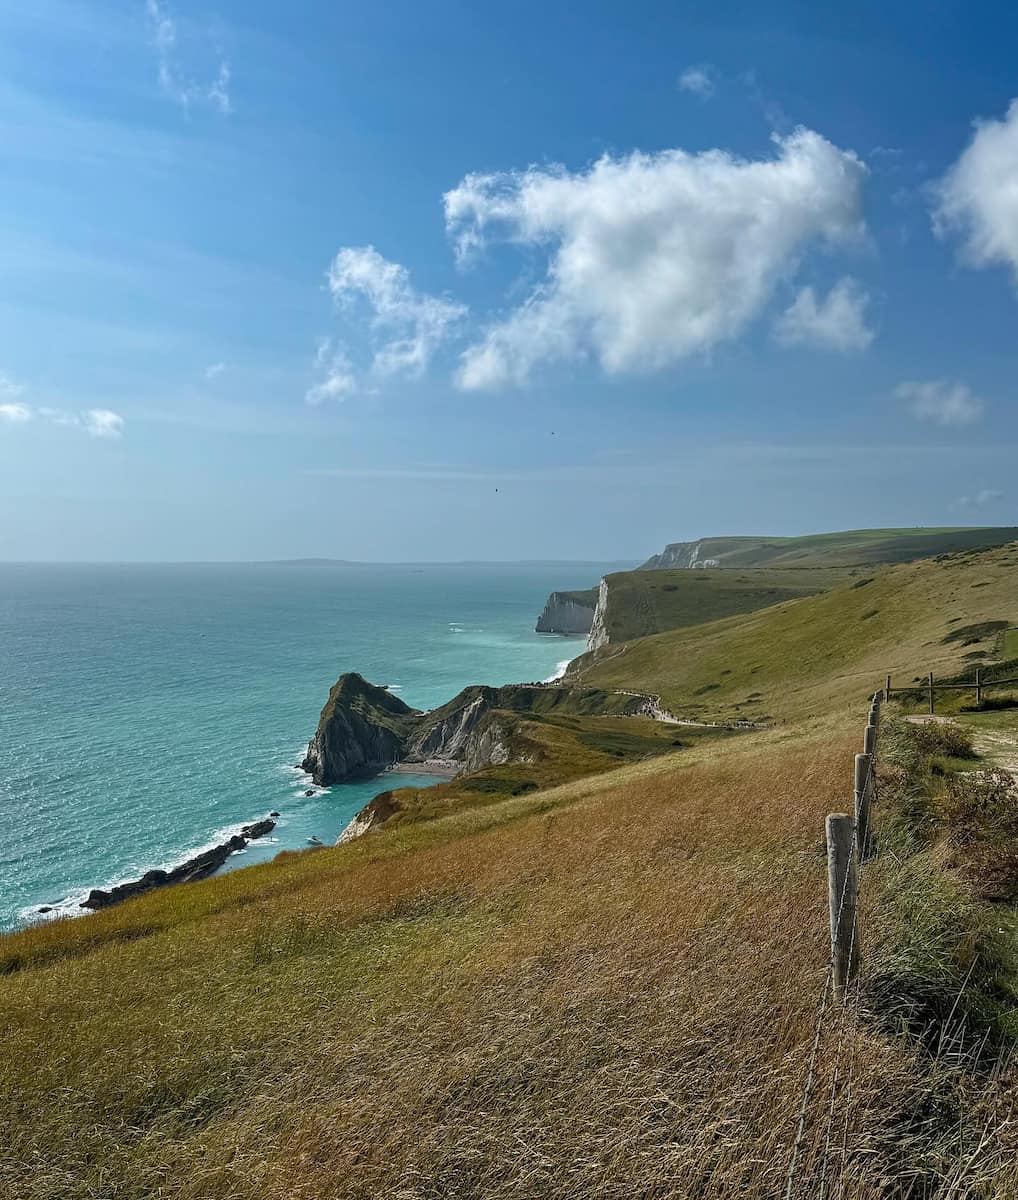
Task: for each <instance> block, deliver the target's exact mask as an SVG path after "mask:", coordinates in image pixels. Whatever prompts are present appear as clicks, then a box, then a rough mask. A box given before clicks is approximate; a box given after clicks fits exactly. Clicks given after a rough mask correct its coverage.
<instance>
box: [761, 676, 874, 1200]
mask: <svg viewBox="0 0 1018 1200" xmlns="http://www.w3.org/2000/svg"><path fill="white" fill-rule="evenodd" d="M877 696H879V693H878V694H877ZM874 700H875V701H876V702H877V703H879V700H878V699H877V697H874ZM877 728H878V729H879V710H878V721H877ZM865 795H866V798H867V799H866V807H865V808H864V810H863V811H864V813H865V816H866V832H865V836H864V840H863V843H862V844H861V845H860V843H859V827H858V822H855V823H854V824H853V829H852V842H851V846H850V849H849V861H850V862H853V861H854V862H855V863H856V864H857V866H861V865H862V863H863V862H864V861H865V860H866V859H868V858H869V857H870V855H871V854H872V853H873V821H872V813H873V808H874V807H875V806H876V803H877V772H876V754H875V753H874V755H873V757H872V758H871V760H870V765H869V772H868V775H867V778H866V786H865ZM850 876H851V871H846V873H845V880H844V883H843V884H842V887H841V895H840V896H839V898H838V909H837V913H836V915H835V920H834V922H833V929H834V930H835V931H837V930H840V929H841V918H842V914H843V912H844V907H845V899H846V896H847V893H848V881H849V878H850ZM858 923H859V912H858V904H856V906H855V907H854V908H853V912H852V928H851V931H850V933H849V944H848V962H849V964H851V962H852V958H853V955H854V954H855V949H856V931H857V928H858ZM834 958H835V945H834V938H833V937H832V939H831V951H830V955H829V958H828V963H827V970H826V971H825V972H824V978H823V982H822V985H821V988H820V995H819V998H818V1001H817V1015H816V1023H815V1026H814V1030H813V1043H812V1046H811V1048H810V1054H809V1061H808V1065H807V1068H806V1075H805V1078H804V1080H803V1089H802V1103H801V1105H800V1107H799V1120H798V1123H797V1125H796V1131H795V1138H794V1140H793V1143H792V1152H791V1155H790V1156H789V1164H788V1175H787V1177H786V1183H785V1194H784V1200H793V1196H794V1194H795V1183H796V1172H797V1170H798V1168H799V1165H800V1157H801V1154H802V1145H803V1140H804V1138H805V1136H806V1127H807V1123H808V1122H807V1116H808V1112H809V1102H810V1097H811V1096H812V1093H813V1086H814V1082H815V1077H816V1068H817V1061H818V1059H819V1056H820V1045H821V1043H822V1041H823V1036H824V1025H825V1018H826V1015H827V1008H828V997H829V994H830V992H831V989H832V984H833V981H834ZM850 969H851V967H850ZM853 983H854V984H855V994H856V996H857V997H858V994H859V990H860V983H859V971H858V969H856V971H855V972H854V973H853V975H852V977H851V978H850V979H849V980H848V981H847V983H846V985H845V989H844V992H843V994H842V997H841V1003H840V1004H838V1005H837V1006H836V1007H837V1010H838V1012H837V1017H836V1022H835V1025H834V1027H833V1028H832V1030H831V1033H832V1034H833V1035H834V1041H835V1045H836V1048H837V1056H836V1059H835V1063H834V1070H833V1074H832V1077H831V1090H830V1100H829V1102H828V1105H827V1122H826V1130H825V1134H824V1150H823V1157H822V1166H821V1177H820V1191H819V1196H820V1200H826V1196H827V1179H828V1170H829V1165H830V1161H831V1142H832V1133H833V1128H834V1113H835V1107H836V1102H837V1096H838V1093H839V1091H840V1092H841V1094H843V1095H844V1096H846V1097H848V1098H849V1099H850V1098H851V1094H852V1082H853V1076H854V1072H855V1061H856V1039H855V1038H854V1037H853V1038H852V1039H851V1041H852V1045H851V1049H850V1052H849V1055H848V1069H847V1071H845V1072H844V1073H843V1072H842V1068H843V1066H844V1063H845V1044H844V1035H845V1026H846V1023H847V1013H848V1009H849V1003H848V1001H849V996H850V991H851V986H852V984H853ZM839 1083H840V1084H842V1086H841V1088H839ZM848 1133H849V1112H848V1107H847V1106H846V1110H845V1124H844V1128H843V1131H842V1147H841V1176H842V1192H844V1175H845V1171H846V1169H847V1165H848Z"/></svg>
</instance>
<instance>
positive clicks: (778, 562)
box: [639, 526, 1018, 571]
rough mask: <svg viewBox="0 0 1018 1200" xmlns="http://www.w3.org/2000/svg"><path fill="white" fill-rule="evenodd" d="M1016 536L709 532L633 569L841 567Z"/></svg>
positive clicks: (993, 529)
mask: <svg viewBox="0 0 1018 1200" xmlns="http://www.w3.org/2000/svg"><path fill="white" fill-rule="evenodd" d="M1016 538H1018V527H1004V526H1000V527H997V526H987V527H964V526H957V527H950V526H948V527H944V528H929V529H926V528H916V529H852V530H846V531H844V532H841V533H817V534H809V535H807V536H805V537H788V538H781V537H715V538H701V539H700V540H699V541H696V542H673V543H671V544H670V545H668V546H666V547H665V548H664V550H663V551H662V553H661V554H655V555H654V556H653V557H652V558H650V559H648V560H647V562H645V563H644V564H643V566H642V567H640V568H639V569H640V570H641V571H648V570H663V569H667V568H673V567H680V568H683V567H689V566H692V565H694V564H704V563H706V564H708V565H710V566H721V567H796V566H802V567H844V566H859V565H862V564H874V563H900V562H912V561H914V560H915V559H918V558H931V557H932V556H933V555H935V554H954V553H957V552H958V551H960V550H973V549H982V548H985V547H989V546H1001V545H1003V544H1004V543H1006V542H1011V541H1014V540H1015V539H1016Z"/></svg>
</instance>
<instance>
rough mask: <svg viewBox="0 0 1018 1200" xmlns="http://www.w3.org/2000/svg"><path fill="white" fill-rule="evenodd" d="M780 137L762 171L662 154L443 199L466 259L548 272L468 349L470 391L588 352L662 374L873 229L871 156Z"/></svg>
mask: <svg viewBox="0 0 1018 1200" xmlns="http://www.w3.org/2000/svg"><path fill="white" fill-rule="evenodd" d="M774 140H775V153H774V155H773V156H772V157H770V158H767V159H763V160H758V161H749V160H746V159H740V158H736V157H735V156H733V155H731V154H727V153H725V152H723V151H721V150H710V151H706V152H704V153H702V154H687V153H685V152H684V151H682V150H666V151H663V152H661V153H658V154H644V153H638V152H637V153H633V154H629V155H627V156H625V157H620V158H616V157H613V156H611V155H605V156H604V157H603V158H601V159H600V160H598V161H597V162H596V163H594V164H593V165H592V166H591V167H590V168H589V169H587V170H584V171H579V172H570V171H567V170H566V169H565V168H564V167H531V168H529V169H527V170H526V171H519V172H510V173H503V174H495V175H468V176H467V177H466V178H465V179H463V181H462V182H461V183H460V184H459V185H458V186H457V187H456V188H454V189H453V190H452V191H450V192H448V193H446V196H445V215H446V225H447V228H448V231H449V233H450V235H451V237H452V238H453V239H454V245H455V248H456V253H457V256H458V258H459V259H460V261H461V262H467V261H469V260H470V259H471V258H472V257H473V256H474V255H475V254H476V253H477V252H478V251H479V250H480V249H481V248H483V246H484V245H485V244H486V243H487V241H488V240H489V239H491V238H492V237H501V238H503V239H505V240H507V241H510V242H513V243H516V244H518V245H522V246H532V247H537V248H539V249H543V250H544V251H545V252H546V253H547V255H548V267H547V273H546V275H545V277H544V279H543V280H541V282H540V283H539V284H538V285H537V287H535V288H534V289H533V290H532V292H531V293H530V295H529V296H527V297H526V299H525V300H524V301H523V303H522V304H520V305H519V306H518V307H517V308H516V309H515V310H513V311H511V312H510V313H509V314H508V315H507V316H505V317H504V318H503V319H502V320H500V321H497V322H496V323H494V324H493V325H491V326H490V327H489V328H488V329H487V331H486V332H485V333H484V336H483V338H482V339H481V340H480V341H479V342H478V343H477V344H476V345H474V346H471V347H470V348H468V349H467V351H466V352H465V353H464V355H463V358H462V362H461V367H460V371H459V376H458V382H459V384H460V386H462V387H464V388H468V389H473V388H486V387H498V386H501V385H504V384H507V383H522V382H524V381H525V380H526V379H527V378H528V377H529V375H530V374H531V372H532V370H533V369H534V367H535V366H537V365H538V364H539V363H542V362H550V361H553V360H564V359H571V358H577V357H582V356H587V355H593V356H594V357H595V358H596V359H597V360H598V361H599V362H600V364H601V366H602V368H603V369H604V370H605V371H606V372H608V373H611V374H614V373H619V372H623V371H633V370H647V369H653V368H659V367H663V366H667V365H668V364H670V363H673V362H675V361H677V360H678V359H681V358H683V357H685V356H687V355H690V354H693V353H695V352H698V351H706V350H709V349H710V348H711V347H712V346H714V345H716V344H717V343H719V342H722V341H725V340H727V339H730V338H733V337H735V336H737V335H738V334H739V333H740V332H742V330H743V329H744V328H745V327H746V325H747V324H748V323H749V322H750V321H751V320H752V319H754V318H755V317H757V316H758V315H759V314H760V312H761V311H762V309H763V308H764V307H765V305H766V304H767V302H768V301H769V300H770V299H771V297H772V295H773V292H774V289H775V287H776V285H777V284H778V282H779V281H780V280H782V279H784V278H787V277H788V276H790V275H791V274H792V273H793V272H794V270H795V268H796V266H797V263H798V259H799V257H800V255H801V254H802V252H803V251H804V249H805V248H806V247H807V246H808V245H809V244H810V243H811V242H813V241H816V240H817V239H821V240H826V241H838V240H847V239H851V238H854V237H858V236H859V235H860V234H861V233H862V232H863V230H864V225H863V219H862V213H861V191H862V183H863V179H864V177H865V174H866V168H865V166H864V165H863V164H862V162H860V160H859V159H858V158H857V157H856V156H855V155H854V154H853V153H851V152H849V151H844V150H841V149H839V148H838V147H837V146H834V145H833V144H832V143H831V142H829V141H827V140H826V139H825V138H823V137H821V135H820V134H818V133H814V132H813V131H811V130H808V129H801V128H800V129H797V130H796V131H795V132H793V133H792V134H790V135H789V136H787V137H775V139H774Z"/></svg>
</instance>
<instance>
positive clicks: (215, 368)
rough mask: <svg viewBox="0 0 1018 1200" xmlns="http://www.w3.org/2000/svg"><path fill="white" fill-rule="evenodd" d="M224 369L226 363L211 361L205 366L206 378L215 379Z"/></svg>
mask: <svg viewBox="0 0 1018 1200" xmlns="http://www.w3.org/2000/svg"><path fill="white" fill-rule="evenodd" d="M225 370H226V363H221V362H217V363H211V364H210V365H209V366H207V367H206V368H205V378H206V379H217V378H218V377H219V376H220V375H222V373H223V372H224V371H225Z"/></svg>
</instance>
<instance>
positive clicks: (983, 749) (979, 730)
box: [905, 713, 1018, 778]
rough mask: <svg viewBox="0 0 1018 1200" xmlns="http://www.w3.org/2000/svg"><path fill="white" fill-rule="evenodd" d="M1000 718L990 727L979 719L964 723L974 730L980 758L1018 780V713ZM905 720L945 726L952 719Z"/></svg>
mask: <svg viewBox="0 0 1018 1200" xmlns="http://www.w3.org/2000/svg"><path fill="white" fill-rule="evenodd" d="M998 716H999V718H1000V720H999V723H996V722H995V723H994V724H993V725H989V726H988V725H985V724H982V723H981V722H980V720H979V718H978V717H976V718H974V719H973V720H970V721H964V724H965V725H966V726H967V727H968V728H969V729H971V730H972V741H973V743H974V744H975V748H976V752H977V753H978V754H979V756H980V757H981V758H982V759H984V760H985V761H986V762H987V763H988V764H989V765H990V766H993V767H1002V768H1003V769H1004V770H1005V771H1010V772H1011V774H1012V775H1014V776H1015V777H1016V778H1018V713H1015V714H1009V715H1007V716H1005V714H1003V713H1001V714H998ZM905 720H906V721H911V722H912V723H913V724H915V725H922V724H925V723H926V722H928V721H936V722H937V723H938V724H943V723H944V722H947V721H950V720H951V718H950V717H937V716H932V717H928V716H912V717H906V718H905Z"/></svg>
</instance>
